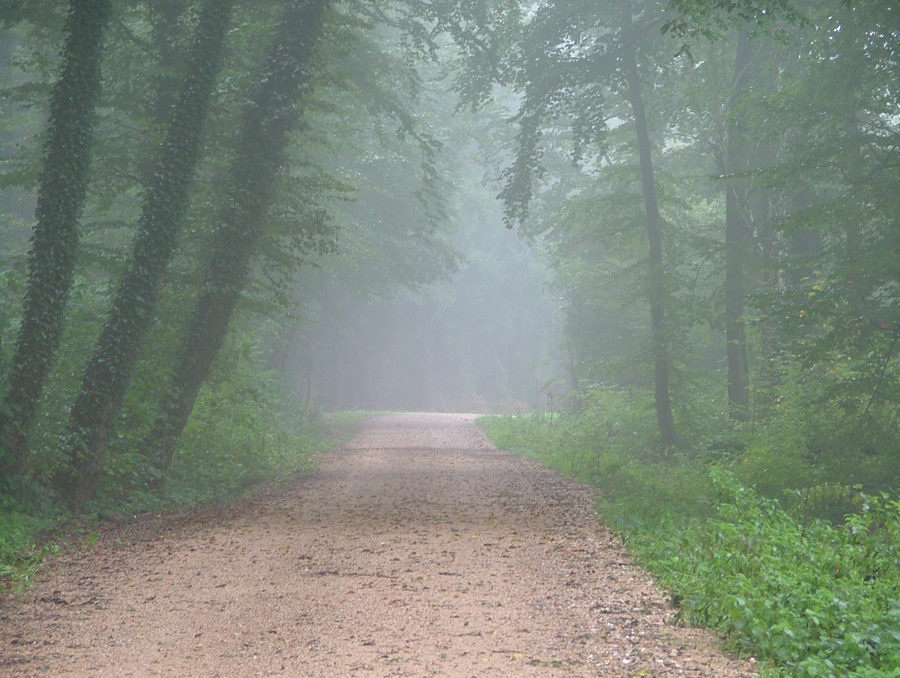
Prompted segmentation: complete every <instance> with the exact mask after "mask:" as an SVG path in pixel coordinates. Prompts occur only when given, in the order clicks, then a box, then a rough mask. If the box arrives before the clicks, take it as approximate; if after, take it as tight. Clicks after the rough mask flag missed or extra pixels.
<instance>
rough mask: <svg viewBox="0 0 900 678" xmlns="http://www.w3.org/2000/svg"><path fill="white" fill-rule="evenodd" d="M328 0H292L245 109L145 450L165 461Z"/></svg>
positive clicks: (205, 368) (241, 273)
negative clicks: (203, 264)
mask: <svg viewBox="0 0 900 678" xmlns="http://www.w3.org/2000/svg"><path fill="white" fill-rule="evenodd" d="M327 5H328V0H291V2H290V4H289V7H288V8H287V9H286V10H285V13H284V15H283V16H282V18H281V21H280V27H279V29H278V33H277V35H276V37H275V39H274V41H273V43H272V46H271V48H270V50H269V53H268V55H267V56H266V60H265V63H264V64H263V66H262V70H261V72H260V74H259V76H258V77H257V79H256V82H257V86H256V88H255V90H254V91H253V92H252V93H251V95H250V97H249V99H248V101H247V103H246V105H245V107H244V111H243V122H242V125H241V132H240V136H239V139H238V148H237V156H236V157H235V159H234V162H233V164H232V167H231V169H230V172H229V175H228V180H227V183H226V195H227V196H228V199H227V200H226V201H225V203H224V206H223V209H222V213H221V215H220V226H219V230H218V233H217V234H216V238H215V241H214V243H213V246H212V252H211V255H210V258H209V262H208V264H207V269H206V275H205V280H204V283H203V286H202V288H201V289H202V293H201V295H200V299H199V300H198V302H197V306H196V308H195V310H194V313H193V315H192V316H191V319H190V321H189V323H188V328H187V332H186V334H185V338H184V340H183V343H182V346H181V349H180V352H179V355H178V358H177V359H176V367H175V370H174V372H173V374H172V378H171V381H170V384H169V387H168V388H167V390H166V392H165V394H164V396H163V402H162V406H161V410H160V412H161V413H160V416H159V417H158V419H157V421H156V424H155V426H154V428H153V431H152V433H151V436H150V437H149V439H148V440H147V443H146V447H145V449H146V450H147V454H149V455H150V456H151V458H152V460H153V462H154V463H155V464H156V466H157V467H158V468H160V469H165V468H167V467H168V466H169V465H170V464H171V462H172V457H173V455H174V452H175V445H176V442H177V440H178V438H179V437H180V436H181V433H182V431H183V430H184V427H185V425H186V424H187V420H188V418H189V417H190V414H191V411H192V410H193V407H194V402H195V400H196V398H197V394H198V393H199V391H200V386H201V385H202V384H203V382H204V381H205V379H206V377H207V375H208V374H209V370H210V368H211V366H212V363H213V360H214V359H215V357H216V354H217V353H218V352H219V349H220V348H221V347H222V343H223V341H224V338H225V334H226V331H227V330H228V325H229V322H230V320H231V315H232V312H233V311H234V307H235V305H236V304H237V301H238V299H239V297H240V294H241V291H242V289H243V287H244V282H245V279H246V276H247V271H248V269H249V265H250V259H251V257H252V256H253V254H254V252H255V250H256V245H257V241H258V239H259V235H260V231H261V228H262V222H263V218H264V216H265V211H266V208H267V207H268V204H269V202H270V200H271V198H272V195H273V188H274V185H275V179H276V176H277V173H278V171H279V169H280V168H281V166H282V164H283V162H284V153H283V150H284V145H285V143H286V142H287V137H288V134H289V133H290V132H291V131H292V130H293V129H294V127H295V126H296V123H297V118H298V111H297V106H296V102H297V101H298V99H301V97H302V96H303V95H304V94H305V93H306V92H307V91H308V89H309V86H310V75H311V71H312V64H313V59H314V50H315V45H316V42H317V41H318V39H319V36H320V35H321V33H322V18H323V14H324V9H325V8H326V7H327Z"/></svg>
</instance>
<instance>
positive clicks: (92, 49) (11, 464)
mask: <svg viewBox="0 0 900 678" xmlns="http://www.w3.org/2000/svg"><path fill="white" fill-rule="evenodd" d="M110 11H111V3H110V0H72V2H71V3H70V5H69V13H68V17H67V19H66V25H65V30H64V33H65V36H66V39H65V47H64V48H63V53H62V60H63V65H62V73H61V74H60V77H59V80H58V81H57V82H56V85H55V86H54V89H53V95H52V98H51V101H50V117H49V121H48V136H47V145H46V149H45V159H44V168H43V172H42V174H41V178H40V185H39V188H38V196H37V206H36V209H35V220H36V224H35V229H34V234H33V235H32V239H31V251H30V252H29V257H28V288H27V290H26V292H25V305H24V309H23V312H22V324H21V328H20V330H19V335H18V338H17V340H16V346H15V351H14V354H13V358H12V365H11V370H10V375H9V385H8V390H7V392H6V396H5V398H4V399H3V403H2V406H0V450H5V455H4V457H3V458H2V462H0V464H2V468H0V471H2V472H3V475H4V476H7V475H8V474H21V473H22V472H23V471H24V467H25V459H26V452H27V443H26V435H27V433H28V431H29V429H30V428H31V424H32V422H33V421H34V417H35V413H36V410H37V403H38V400H39V398H40V396H41V392H42V390H43V386H44V381H45V380H46V377H47V374H48V372H49V371H50V367H51V366H52V364H53V358H54V356H55V354H56V350H57V348H58V347H59V338H60V335H61V333H62V326H63V315H64V313H65V307H66V302H67V300H68V297H69V289H70V288H71V286H72V277H73V273H74V268H75V254H76V250H77V248H78V219H79V217H80V216H81V210H82V207H83V205H84V198H85V193H86V191H87V184H88V170H89V167H90V148H91V141H92V138H93V123H94V109H95V107H96V103H97V100H98V98H99V96H100V64H101V59H102V52H103V49H102V46H103V34H104V31H105V29H106V26H107V24H108V22H109V17H110Z"/></svg>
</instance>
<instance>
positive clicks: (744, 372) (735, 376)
mask: <svg viewBox="0 0 900 678" xmlns="http://www.w3.org/2000/svg"><path fill="white" fill-rule="evenodd" d="M753 53H754V45H753V44H752V42H751V41H750V39H749V37H748V36H747V35H746V34H745V33H744V32H740V33H739V34H738V39H737V50H736V56H735V62H734V86H733V93H732V96H731V101H730V105H729V107H728V119H727V121H726V133H725V136H726V139H725V158H724V163H723V164H724V167H721V172H722V174H723V175H724V176H725V177H727V179H726V184H725V354H726V359H727V362H728V405H729V413H730V415H731V417H732V419H735V420H738V421H744V420H746V419H747V418H748V417H749V416H750V371H749V368H748V366H747V331H746V328H745V325H744V295H745V291H744V261H745V259H746V258H747V257H748V256H749V254H750V248H749V246H748V242H749V233H748V223H747V221H748V220H747V219H746V218H745V216H744V214H745V210H746V201H747V198H748V191H747V179H746V176H745V173H746V171H747V168H748V162H747V156H748V154H749V152H750V150H749V148H748V147H747V146H748V144H747V141H746V123H745V122H744V120H743V117H744V115H745V113H744V111H743V110H742V107H743V106H744V103H745V102H744V99H745V97H746V94H747V89H748V83H749V81H750V69H751V67H752V58H753Z"/></svg>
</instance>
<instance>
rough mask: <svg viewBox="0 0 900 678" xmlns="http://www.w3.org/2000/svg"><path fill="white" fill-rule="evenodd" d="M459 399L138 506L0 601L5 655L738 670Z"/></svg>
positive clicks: (120, 672)
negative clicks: (290, 459)
mask: <svg viewBox="0 0 900 678" xmlns="http://www.w3.org/2000/svg"><path fill="white" fill-rule="evenodd" d="M673 614H674V610H673V609H672V607H671V606H670V604H669V602H668V600H667V598H666V596H665V595H664V594H663V593H662V592H660V591H659V590H658V589H657V588H656V587H655V586H654V585H653V583H652V582H651V580H650V579H649V577H648V575H647V574H646V573H644V572H643V571H642V570H640V569H639V568H638V567H636V566H635V565H634V564H633V563H632V562H631V561H630V559H629V558H628V556H627V555H626V554H625V552H624V550H623V548H622V545H621V544H620V543H619V541H617V540H616V539H615V538H614V536H613V535H612V534H611V533H610V531H609V530H608V529H607V528H606V527H604V526H603V525H602V524H601V523H600V522H598V521H597V519H596V516H595V513H594V505H593V502H592V499H591V496H590V493H589V491H588V490H587V489H585V488H583V487H581V486H579V485H576V484H574V483H572V482H570V481H568V480H566V479H564V478H561V477H559V476H557V475H555V474H554V473H552V472H550V471H548V470H546V469H544V468H542V467H540V466H538V465H537V464H535V463H532V462H531V461H528V460H526V459H523V458H521V457H518V456H516V455H513V454H509V453H506V452H501V451H498V450H496V449H495V448H493V447H492V446H491V445H490V443H488V442H487V440H486V439H485V438H484V436H483V435H482V434H481V432H480V431H479V430H478V429H477V428H476V426H475V425H474V416H473V415H459V414H396V415H393V414H392V415H381V416H377V417H374V418H373V419H371V420H370V421H368V422H367V423H366V425H365V426H364V427H362V428H361V430H360V431H359V432H358V434H357V435H356V436H355V437H354V438H353V439H352V441H351V442H350V443H349V444H347V445H345V446H344V447H342V448H341V449H339V450H336V451H334V452H332V453H329V454H327V455H325V456H324V457H323V458H322V459H321V461H320V463H319V464H318V466H317V469H316V470H315V471H313V472H309V473H304V474H302V475H299V476H297V477H296V478H294V479H293V480H290V481H288V482H285V483H282V484H279V485H276V486H270V487H263V488H259V489H258V490H257V491H256V492H254V493H253V495H252V496H250V497H248V498H246V499H242V500H240V501H236V502H233V503H230V504H226V505H218V506H210V507H205V508H202V509H199V510H194V511H191V512H187V513H182V514H166V515H160V516H144V517H141V518H139V519H138V520H136V521H135V522H134V523H133V524H131V525H128V526H124V527H120V528H115V529H113V528H110V529H108V530H105V531H104V532H103V533H102V534H101V535H100V537H99V539H98V540H97V541H96V542H94V543H93V544H91V545H90V546H83V547H80V548H77V549H72V550H68V551H67V552H66V553H64V554H63V555H62V556H60V557H59V558H58V559H57V560H56V561H54V562H53V563H51V564H50V566H49V567H48V568H47V569H46V571H45V572H44V573H43V574H42V577H41V579H40V581H39V582H38V583H37V584H36V585H35V586H34V587H32V588H29V589H27V590H25V591H24V592H18V593H7V595H6V596H5V598H4V599H3V600H2V601H0V674H2V675H16V676H19V675H51V676H57V675H89V676H156V675H165V676H272V675H284V676H324V677H327V678H334V677H340V676H458V677H469V676H477V677H481V676H558V675H567V676H717V677H718V676H724V677H729V676H749V675H752V674H753V664H752V663H748V662H745V661H742V660H737V659H734V658H730V657H728V656H727V655H726V654H724V653H723V652H722V651H721V650H720V649H718V648H717V646H716V642H715V638H714V637H713V636H712V635H710V634H709V633H707V632H704V631H699V630H696V629H689V628H683V627H679V626H676V625H674V624H673V623H672V618H673Z"/></svg>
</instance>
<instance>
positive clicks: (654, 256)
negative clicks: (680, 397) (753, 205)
mask: <svg viewBox="0 0 900 678" xmlns="http://www.w3.org/2000/svg"><path fill="white" fill-rule="evenodd" d="M623 24H624V26H623V31H624V36H623V37H624V40H623V42H622V45H621V50H622V55H621V59H622V68H623V70H624V77H625V82H626V83H627V87H628V101H629V104H630V105H631V114H632V117H633V118H634V131H635V136H636V139H637V147H638V156H639V159H640V168H641V185H642V192H643V195H644V205H645V210H646V216H647V225H646V228H647V243H648V245H649V253H648V257H647V268H648V273H647V278H648V287H649V291H648V294H649V297H650V332H651V337H652V339H651V345H652V351H653V384H654V403H655V408H656V422H657V425H658V426H659V432H660V436H661V438H662V444H663V446H664V447H672V446H674V445H675V444H676V443H677V442H678V437H677V436H676V434H675V421H674V419H673V417H672V401H671V399H670V396H669V371H670V365H669V342H668V339H667V337H666V332H667V329H666V320H665V315H666V310H665V298H666V289H665V277H664V269H663V238H662V220H661V219H660V216H659V204H658V201H657V198H656V179H655V178H654V175H653V158H652V156H651V145H650V132H649V129H648V127H647V114H646V112H645V110H644V99H643V92H642V86H641V79H640V73H639V71H638V65H637V59H636V57H635V47H634V44H633V42H632V40H633V39H634V38H633V37H632V25H631V24H632V17H631V10H630V9H629V10H627V12H626V13H625V17H624V19H623Z"/></svg>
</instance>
